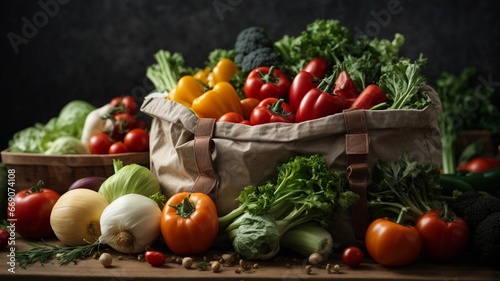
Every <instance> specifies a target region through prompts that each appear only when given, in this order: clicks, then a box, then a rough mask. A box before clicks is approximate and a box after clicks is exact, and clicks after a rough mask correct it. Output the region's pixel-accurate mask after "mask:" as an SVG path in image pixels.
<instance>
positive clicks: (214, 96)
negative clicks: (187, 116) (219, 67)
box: [191, 82, 243, 119]
mask: <svg viewBox="0 0 500 281" xmlns="http://www.w3.org/2000/svg"><path fill="white" fill-rule="evenodd" d="M191 108H192V110H193V111H194V112H195V113H196V115H197V116H198V117H200V118H215V119H217V118H219V117H221V116H222V115H224V114H226V113H228V112H236V113H238V114H240V115H243V111H242V109H241V104H240V98H239V96H238V94H237V93H236V90H235V89H234V88H233V86H232V85H231V84H230V83H229V82H219V83H217V84H215V86H214V87H213V89H212V90H209V91H207V92H205V93H204V94H203V95H201V96H199V97H197V98H196V99H194V100H193V103H192V104H191Z"/></svg>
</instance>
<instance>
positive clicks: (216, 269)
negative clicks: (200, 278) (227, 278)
mask: <svg viewBox="0 0 500 281" xmlns="http://www.w3.org/2000/svg"><path fill="white" fill-rule="evenodd" d="M210 266H211V268H212V271H213V272H219V270H220V262H219V261H214V262H212V264H211V265H210Z"/></svg>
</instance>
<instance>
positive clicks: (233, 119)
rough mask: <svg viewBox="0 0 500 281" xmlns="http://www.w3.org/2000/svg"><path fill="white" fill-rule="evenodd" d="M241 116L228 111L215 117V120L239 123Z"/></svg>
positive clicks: (241, 119)
mask: <svg viewBox="0 0 500 281" xmlns="http://www.w3.org/2000/svg"><path fill="white" fill-rule="evenodd" d="M241 121H243V117H242V116H241V115H239V114H238V113H236V112H228V113H226V114H224V115H222V116H221V117H219V118H218V119H217V122H231V123H241Z"/></svg>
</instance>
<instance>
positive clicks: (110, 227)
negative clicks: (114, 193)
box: [99, 193, 161, 254]
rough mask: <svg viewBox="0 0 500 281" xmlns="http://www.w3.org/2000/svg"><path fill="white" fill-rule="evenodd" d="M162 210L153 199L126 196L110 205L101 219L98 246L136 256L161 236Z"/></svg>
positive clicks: (132, 195)
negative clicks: (107, 246)
mask: <svg viewBox="0 0 500 281" xmlns="http://www.w3.org/2000/svg"><path fill="white" fill-rule="evenodd" d="M160 218H161V210H160V208H159V207H158V204H157V203H156V202H154V201H153V200H152V199H149V198H148V197H146V196H144V195H140V194H134V193H131V194H126V195H123V196H120V197H118V199H116V200H114V201H113V202H111V203H110V204H109V205H108V206H107V207H106V209H104V211H103V212H102V215H101V233H102V235H101V237H99V242H100V243H104V244H108V245H109V246H110V247H111V248H113V249H115V250H116V251H118V252H121V253H127V254H129V253H130V254H131V253H139V252H142V251H144V250H145V249H146V247H148V246H150V245H151V244H152V243H153V242H154V241H155V240H156V238H157V237H158V236H159V235H160Z"/></svg>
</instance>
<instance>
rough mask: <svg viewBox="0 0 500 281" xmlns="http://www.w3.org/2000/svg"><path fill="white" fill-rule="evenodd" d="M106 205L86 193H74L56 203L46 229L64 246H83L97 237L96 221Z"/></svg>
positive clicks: (100, 196) (65, 194)
mask: <svg viewBox="0 0 500 281" xmlns="http://www.w3.org/2000/svg"><path fill="white" fill-rule="evenodd" d="M106 206H108V201H107V200H106V198H104V196H102V195H101V194H99V193H97V192H96V191H93V190H90V189H83V188H79V189H74V190H70V191H67V192H66V193H64V194H63V195H62V196H61V197H60V198H59V200H57V202H56V204H55V205H54V208H52V212H51V213H50V226H51V227H52V229H53V230H54V233H55V234H56V236H57V238H58V239H59V240H60V241H61V242H63V243H64V244H66V245H68V246H79V245H87V244H89V243H94V242H96V241H97V239H98V238H99V236H100V235H101V229H100V222H99V218H100V217H101V213H102V212H103V210H104V208H106Z"/></svg>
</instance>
